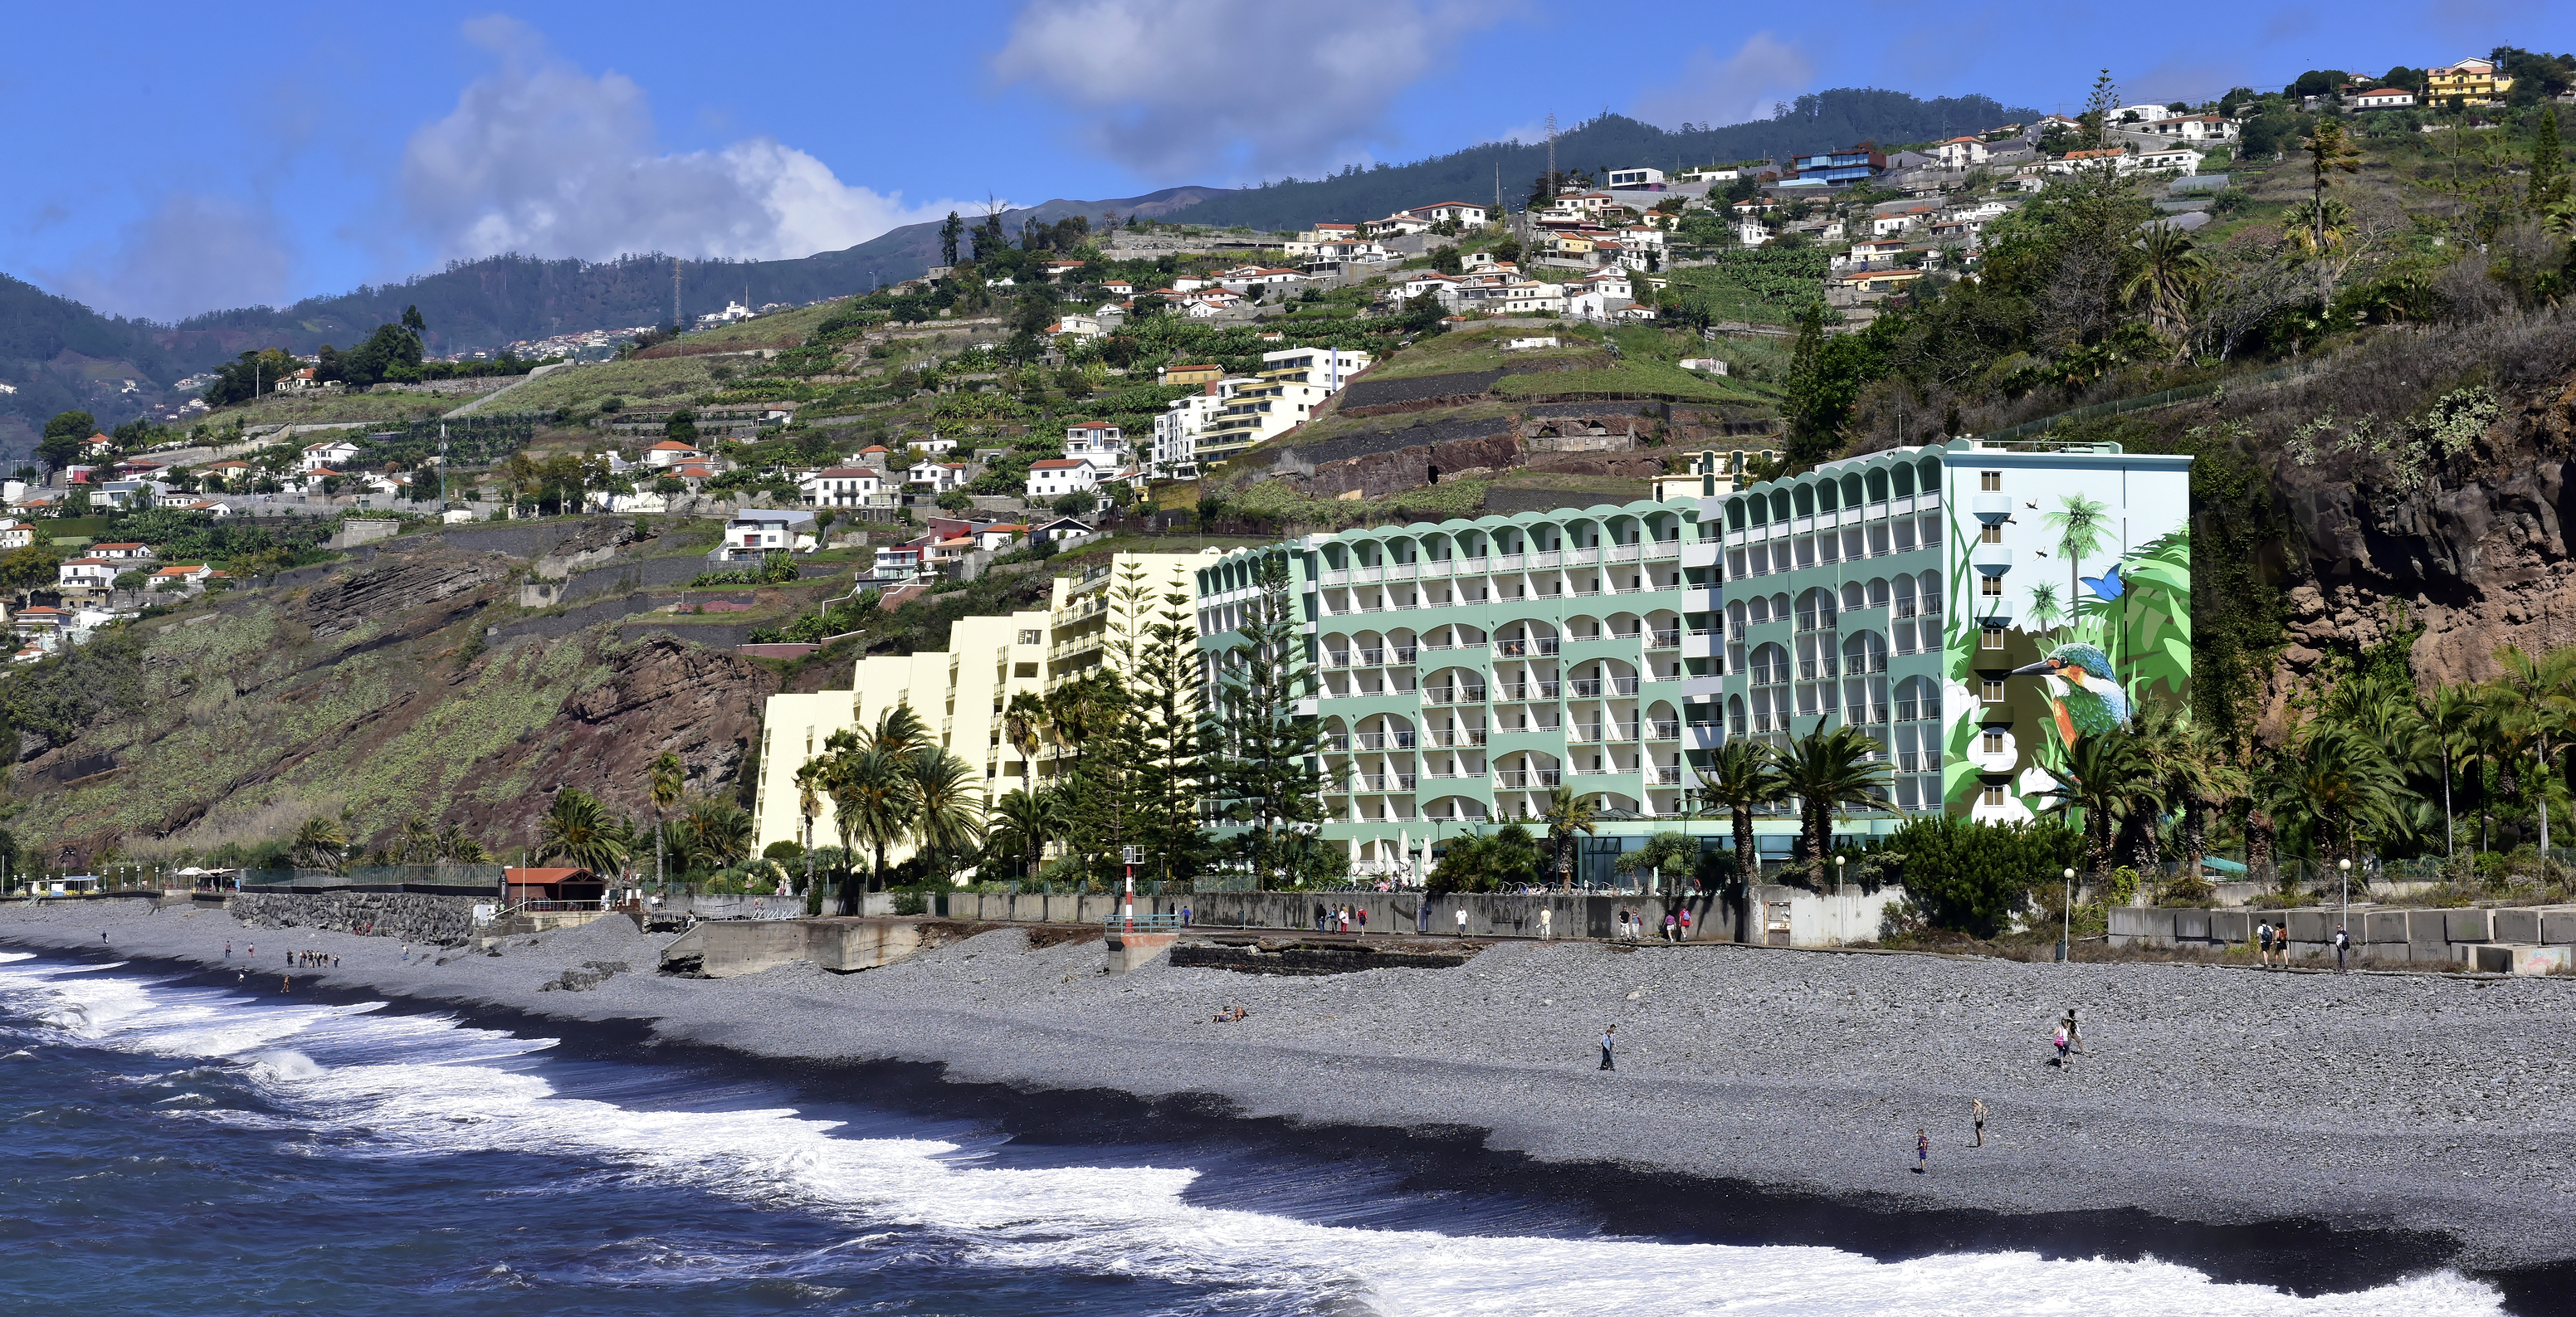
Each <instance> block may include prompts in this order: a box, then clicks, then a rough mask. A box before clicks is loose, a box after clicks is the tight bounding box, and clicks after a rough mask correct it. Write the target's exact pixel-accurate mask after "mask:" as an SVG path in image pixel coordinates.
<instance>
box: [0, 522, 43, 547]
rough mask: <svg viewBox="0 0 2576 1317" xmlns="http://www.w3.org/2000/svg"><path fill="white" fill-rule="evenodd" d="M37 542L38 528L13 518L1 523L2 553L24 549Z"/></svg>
mask: <svg viewBox="0 0 2576 1317" xmlns="http://www.w3.org/2000/svg"><path fill="white" fill-rule="evenodd" d="M35 542H36V528H35V527H34V526H32V525H29V524H28V523H26V522H23V521H19V520H16V519H15V518H12V519H10V520H7V521H0V552H6V551H8V550H11V549H23V548H26V547H27V546H29V545H31V544H34V543H35Z"/></svg>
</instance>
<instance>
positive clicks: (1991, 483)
mask: <svg viewBox="0 0 2576 1317" xmlns="http://www.w3.org/2000/svg"><path fill="white" fill-rule="evenodd" d="M1977 488H1978V489H1981V490H1983V491H1985V492H1986V493H1989V494H2000V493H2002V492H2003V488H2004V473H2003V472H2001V471H1980V472H1978V473H1977Z"/></svg>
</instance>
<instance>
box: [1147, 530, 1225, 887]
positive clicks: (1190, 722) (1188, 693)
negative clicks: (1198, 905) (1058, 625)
mask: <svg viewBox="0 0 2576 1317" xmlns="http://www.w3.org/2000/svg"><path fill="white" fill-rule="evenodd" d="M1131 569H1132V570H1135V571H1136V572H1137V574H1138V575H1139V576H1141V575H1142V569H1141V568H1131ZM1161 604H1162V607H1161V609H1160V611H1158V612H1156V613H1154V614H1153V615H1152V617H1151V619H1150V620H1146V619H1145V618H1144V617H1143V616H1142V615H1140V614H1134V615H1131V616H1133V617H1136V618H1137V620H1138V621H1139V622H1141V623H1143V625H1141V626H1140V627H1138V628H1137V630H1138V631H1139V632H1140V633H1141V634H1140V637H1139V639H1138V641H1137V643H1136V644H1135V645H1134V647H1133V652H1134V655H1135V659H1134V663H1133V665H1132V666H1131V667H1130V668H1129V669H1128V671H1129V673H1130V682H1131V686H1132V689H1133V691H1134V703H1133V706H1132V711H1131V714H1132V716H1131V717H1130V718H1129V722H1131V723H1132V724H1134V726H1135V729H1136V745H1137V749H1138V751H1139V752H1140V754H1139V757H1138V759H1137V762H1136V764H1135V772H1134V774H1133V776H1134V779H1135V789H1134V793H1133V795H1134V800H1135V812H1134V815H1133V817H1134V819H1135V827H1134V829H1133V831H1134V833H1135V836H1136V839H1137V844H1138V845H1141V846H1142V847H1143V848H1144V851H1145V859H1146V863H1147V864H1148V865H1150V866H1151V868H1150V870H1149V872H1151V873H1152V874H1153V876H1154V877H1156V878H1158V879H1162V880H1165V881H1170V880H1174V879H1186V878H1190V877H1193V876H1195V875H1196V874H1197V873H1198V872H1199V870H1200V868H1201V867H1202V866H1203V865H1204V864H1205V863H1206V859H1207V853H1208V844H1207V833H1206V831H1205V830H1204V829H1203V828H1202V826H1201V824H1200V820H1199V793H1200V789H1201V787H1202V785H1203V783H1204V778H1205V773H1206V763H1207V756H1206V753H1205V751H1206V745H1205V737H1204V735H1203V732H1202V728H1201V724H1200V721H1199V717H1198V703H1199V700H1198V692H1199V676H1198V673H1199V656H1198V653H1199V652H1198V628H1197V627H1196V626H1195V625H1193V623H1192V620H1191V615H1190V597H1189V596H1188V595H1186V594H1183V593H1180V592H1178V591H1170V592H1166V593H1165V594H1164V595H1163V596H1162V599H1161Z"/></svg>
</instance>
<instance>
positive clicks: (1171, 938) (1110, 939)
mask: <svg viewBox="0 0 2576 1317" xmlns="http://www.w3.org/2000/svg"><path fill="white" fill-rule="evenodd" d="M1180 938H1181V935H1180V934H1178V933H1140V932H1131V931H1127V930H1122V929H1116V928H1113V929H1110V930H1109V933H1108V935H1107V936H1106V937H1103V938H1102V939H1101V941H1103V942H1105V943H1107V944H1108V947H1109V972H1110V973H1112V974H1124V973H1126V972H1128V971H1129V970H1137V969H1143V968H1144V967H1145V966H1147V965H1149V964H1152V963H1153V962H1154V961H1155V960H1156V959H1157V958H1159V957H1161V956H1164V955H1166V954H1168V953H1169V952H1170V951H1171V949H1172V944H1173V943H1174V942H1177V941H1179V940H1180Z"/></svg>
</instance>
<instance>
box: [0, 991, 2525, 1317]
mask: <svg viewBox="0 0 2576 1317" xmlns="http://www.w3.org/2000/svg"><path fill="white" fill-rule="evenodd" d="M381 1005H382V1003H363V1004H360V1005H357V1006H325V1005H319V1004H313V1005H307V1004H303V1003H285V1002H276V1001H255V1000H253V999H251V998H249V997H246V996H243V995H241V994H238V993H232V992H226V991H221V990H208V989H203V988H177V987H172V986H170V985H167V984H162V983H157V982H154V981H150V980H143V979H135V978H100V977H97V976H94V975H91V976H82V977H77V978H75V977H68V976H67V975H65V974H62V973H57V972H54V971H53V970H50V969H48V968H46V967H42V966H27V965H24V964H19V963H12V964H11V965H9V966H7V967H5V968H0V1011H6V1012H8V1013H11V1014H16V1015H19V1016H21V1017H22V1018H32V1019H38V1020H45V1019H50V1018H54V1017H57V1016H60V1017H71V1016H75V1015H76V1016H77V1017H78V1018H80V1019H82V1020H83V1021H85V1024H84V1025H83V1026H82V1027H81V1028H80V1029H79V1030H78V1032H79V1034H80V1035H81V1036H82V1038H83V1039H84V1040H85V1041H86V1042H87V1043H89V1044H90V1045H95V1046H106V1047H112V1048H117V1049H121V1050H126V1051H130V1052H135V1053H140V1054H148V1055H154V1056H196V1057H204V1058H210V1059H224V1060H228V1061H229V1062H231V1063H232V1064H234V1065H236V1066H238V1070H237V1074H238V1075H239V1077H240V1081H241V1082H243V1083H246V1084H249V1085H251V1086H254V1087H256V1088H259V1089H260V1090H262V1091H263V1092H264V1094H265V1095H266V1097H267V1098H268V1100H269V1101H270V1103H271V1104H272V1105H273V1106H274V1107H275V1108H276V1109H277V1110H280V1111H284V1112H287V1113H290V1114H291V1116H292V1120H291V1122H289V1123H288V1127H289V1128H291V1129H292V1130H294V1131H300V1137H301V1138H302V1139H304V1140H305V1141H306V1143H307V1144H308V1147H309V1149H310V1150H313V1151H317V1152H319V1151H323V1150H325V1149H327V1152H328V1155H331V1156H338V1157H372V1158H388V1159H431V1158H439V1157H444V1156H449V1155H452V1154H460V1153H477V1152H512V1153H529V1154H538V1155H547V1156H564V1155H568V1154H569V1155H574V1156H578V1157H582V1158H584V1159H585V1160H588V1161H591V1162H593V1163H595V1164H597V1165H598V1166H601V1167H603V1168H605V1169H606V1170H607V1172H608V1173H610V1174H612V1175H616V1176H621V1177H624V1178H625V1179H627V1180H628V1181H629V1182H631V1183H632V1184H634V1185H636V1186H639V1187H651V1186H655V1185H669V1186H675V1187H682V1188H687V1189H691V1190H696V1191H701V1192H706V1193H712V1194H716V1195H719V1196H722V1197H724V1198H727V1199H731V1200H733V1201H737V1202H741V1203H743V1204H746V1205H754V1206H758V1207H760V1208H763V1209H768V1210H778V1209H782V1208H791V1209H795V1210H798V1211H802V1212H805V1213H809V1214H813V1215H815V1216H817V1217H819V1218H821V1219H824V1220H827V1221H831V1222H833V1223H834V1224H835V1225H837V1226H839V1227H841V1228H846V1229H848V1230H849V1231H850V1232H851V1233H852V1235H853V1236H857V1237H861V1238H874V1239H876V1240H878V1241H880V1243H879V1244H877V1245H874V1247H881V1248H885V1249H890V1250H896V1251H897V1253H898V1256H896V1257H893V1258H891V1259H881V1260H880V1262H879V1264H878V1265H885V1266H896V1265H904V1264H903V1262H902V1257H903V1256H910V1255H911V1253H912V1250H915V1249H923V1248H926V1249H928V1250H929V1252H928V1253H927V1254H925V1255H924V1259H925V1262H926V1263H928V1264H930V1265H940V1266H956V1265H967V1266H973V1267H989V1268H993V1269H996V1270H1000V1271H1009V1272H1029V1271H1049V1272H1072V1273H1080V1274H1085V1275H1093V1276H1103V1277H1125V1278H1134V1279H1139V1280H1152V1281H1161V1282H1169V1283H1173V1284H1179V1285H1188V1286H1202V1287H1205V1286H1213V1287H1222V1288H1226V1289H1231V1290H1237V1291H1252V1292H1270V1293H1278V1294H1286V1295H1300V1296H1306V1302H1305V1303H1302V1304H1300V1305H1298V1306H1322V1307H1328V1308H1329V1307H1340V1306H1344V1305H1349V1306H1355V1307H1362V1308H1365V1309H1367V1310H1370V1311H1374V1312H1377V1313H1382V1314H1386V1315H1387V1317H1414V1315H1415V1314H1422V1315H1425V1317H1430V1315H1435V1314H1436V1315H1438V1317H1469V1315H1475V1314H1514V1315H1515V1317H1517V1315H1519V1314H1533V1313H1538V1314H1566V1315H1568V1317H1589V1315H1591V1314H1600V1315H1602V1317H1609V1315H1611V1314H1617V1315H1618V1317H1651V1315H1653V1314H1665V1313H1669V1314H1697V1313H1708V1312H1718V1311H1723V1312H1727V1313H1731V1314H1761V1315H1763V1317H1807V1315H1809V1314H1818V1315H1821V1314H1849V1313H1872V1314H1949V1315H1954V1317H2021V1315H2023V1314H2064V1313H2068V1312H2073V1311H2078V1310H2089V1311H2095V1312H2102V1313H2118V1314H2122V1315H2123V1317H2234V1315H2235V1314H2241V1313H2248V1312H2255V1311H2260V1312H2263V1313H2266V1314H2293V1315H2305V1314H2319V1315H2322V1314H2335V1315H2336V1317H2345V1315H2351V1314H2358V1315H2366V1314H2379V1313H2388V1314H2399V1313H2403V1314H2408V1315H2409V1317H2450V1315H2453V1314H2458V1315H2460V1317H2468V1315H2470V1314H2479V1315H2485V1314H2496V1313H2500V1312H2501V1311H2502V1300H2501V1297H2500V1296H2499V1295H2498V1294H2497V1292H2496V1291H2495V1290H2494V1289H2493V1288H2491V1287H2489V1286H2487V1285H2485V1284H2482V1283H2479V1282H2477V1281H2474V1280H2471V1279H2469V1278H2466V1277H2463V1276H2460V1275H2458V1274H2456V1273H2453V1272H2447V1271H2445V1272H2438V1273H2434V1274H2429V1275H2422V1276H2417V1277H2412V1278H2409V1279H2406V1280H2404V1281H2400V1282H2397V1283H2395V1284H2390V1285H2385V1286H2380V1287H2377V1288H2372V1289H2366V1290H2360V1291H2353V1292H2346V1293H2339V1294H2324V1295H2318V1296H2314V1297H2308V1298H2299V1297H2293V1296H2290V1295H2287V1294H2284V1293H2282V1292H2280V1291H2278V1290H2276V1289H2273V1288H2271V1287H2268V1286H2262V1285H2250V1284H2235V1283H2222V1282H2218V1281H2215V1280H2212V1279H2211V1278H2210V1277H2208V1276H2207V1275H2205V1274H2203V1273H2201V1272H2199V1271H2196V1270H2194V1269H2192V1268H2190V1267H2186V1266H2181V1265H2177V1264H2174V1263H2168V1262H2163V1261H2158V1260H2154V1259H2144V1260H2136V1261H2120V1260H2110V1259H2091V1260H2085V1259H2044V1258H2041V1257H2039V1256H2037V1255H2035V1254H2031V1253H2026V1252H1984V1253H1951V1254H1943V1255H1939V1256H1933V1257H1923V1258H1914V1259H1907V1260H1899V1261H1884V1262H1882V1261H1877V1260H1874V1259H1871V1258H1868V1257H1864V1256H1861V1255H1859V1254H1855V1253H1850V1252H1845V1251H1842V1250H1838V1249H1833V1248H1825V1247H1813V1246H1796V1245H1784V1246H1739V1245H1720V1244H1676V1243H1664V1242H1658V1241H1654V1240H1647V1239H1635V1238H1621V1237H1575V1238H1549V1237H1528V1236H1496V1235H1453V1234H1444V1233H1441V1232H1439V1231H1436V1230H1427V1229H1370V1228H1355V1227H1349V1226H1334V1225H1321V1224H1315V1223H1311V1222H1306V1221H1300V1220H1297V1219H1295V1218H1292V1217H1288V1216H1283V1215H1278V1214H1274V1213H1268V1212H1262V1211H1258V1210H1253V1209H1249V1208H1239V1207H1208V1206H1201V1205H1197V1204H1193V1203H1192V1202H1190V1201H1189V1199H1188V1191H1189V1190H1190V1187H1191V1186H1192V1184H1193V1183H1194V1182H1195V1181H1196V1180H1197V1179H1198V1178H1199V1177H1200V1175H1201V1172H1200V1171H1199V1170H1197V1169H1195V1168H1192V1167H1189V1166H1179V1165H1153V1164H1140V1165H1132V1166H1117V1167H1102V1166H1072V1167H1051V1168H1029V1167H1007V1166H995V1165H990V1164H987V1163H988V1160H989V1159H987V1158H985V1157H984V1156H982V1155H981V1154H980V1152H978V1151H977V1150H973V1149H969V1148H968V1147H967V1146H966V1145H964V1144H961V1143H959V1142H957V1141H956V1140H953V1139H946V1138H918V1137H854V1136H853V1135H852V1134H851V1133H850V1132H848V1130H847V1128H846V1127H845V1126H844V1125H843V1124H842V1123H841V1122H839V1121H835V1120H828V1119H819V1118H815V1117H812V1116H808V1115H805V1114H802V1113H800V1112H799V1111H797V1110H795V1109H793V1108H789V1107H752V1108H746V1109H740V1110H712V1111H710V1110H665V1109H647V1108H638V1107H630V1106H624V1105H619V1104H617V1103H614V1102H607V1101H601V1100H597V1099H594V1098H587V1097H581V1096H574V1095H569V1094H567V1093H565V1092H563V1091H561V1090H560V1089H559V1088H558V1087H557V1084H556V1082H555V1080H554V1079H553V1078H551V1077H550V1076H549V1075H548V1074H547V1073H544V1072H543V1071H541V1070H540V1069H539V1068H538V1067H537V1066H536V1064H535V1061H534V1058H535V1056H536V1054H538V1053H541V1052H543V1051H545V1050H546V1049H548V1048H550V1047H551V1046H552V1040H549V1039H527V1038H519V1037H516V1036H514V1035H510V1034H507V1033H502V1032H499V1031H495V1030H488V1029H480V1028H475V1027H472V1026H468V1025H465V1024H462V1023H460V1022H458V1021H455V1020H453V1019H448V1018H443V1017H438V1016H425V1015H386V1014H382V1013H380V1012H378V1011H377V1010H376V1008H377V1007H378V1006H381ZM290 1040H291V1041H292V1046H288V1045H287V1044H288V1043H289V1041H290ZM237 1116H238V1118H242V1119H253V1120H260V1121H261V1123H263V1124H269V1122H268V1120H267V1119H266V1118H264V1117H259V1116H255V1115H252V1114H250V1113H216V1114H215V1115H212V1116H208V1117H207V1118H224V1119H230V1118H236V1117H237ZM272 1127H274V1126H272ZM289 1137H290V1138H294V1137H298V1136H297V1135H294V1134H290V1135H289ZM1147 1160H1148V1161H1150V1160H1151V1159H1150V1158H1148V1159H1147ZM703 1265H705V1266H707V1267H710V1268H716V1269H725V1268H739V1269H740V1270H739V1271H738V1273H737V1274H739V1275H741V1276H742V1277H743V1278H745V1279H750V1278H752V1274H753V1270H754V1269H755V1264H754V1263H751V1262H748V1261H729V1260H727V1259H725V1258H723V1257H708V1258H706V1259H704V1260H703ZM683 1269H684V1270H688V1269H694V1268H693V1267H690V1266H684V1267H683ZM2285 1279H2289V1278H2285ZM2299 1279H2303V1280H2311V1281H2312V1280H2313V1278H2299ZM766 1280H767V1281H768V1282H769V1283H773V1284H775V1283H778V1282H777V1281H776V1278H775V1277H774V1276H767V1277H766ZM485 1283H487V1284H494V1285H502V1286H515V1285H518V1284H521V1283H523V1282H522V1281H521V1279H520V1278H519V1277H517V1276H515V1275H513V1274H512V1273H510V1272H509V1271H508V1269H507V1268H506V1267H503V1268H500V1269H498V1270H496V1271H495V1272H494V1273H493V1274H492V1275H491V1276H490V1277H489V1278H488V1279H487V1281H486V1282H485ZM809 1289H811V1290H813V1291H814V1293H813V1294H812V1295H811V1296H809V1295H808V1293H807V1291H808V1290H809ZM776 1293H777V1295H778V1297H780V1298H782V1299H788V1298H795V1299H805V1298H808V1297H814V1298H820V1297H823V1296H824V1294H825V1291H824V1290H823V1288H822V1287H809V1286H807V1285H806V1284H805V1283H804V1282H803V1281H796V1282H792V1283H790V1288H788V1289H783V1290H778V1291H776Z"/></svg>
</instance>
